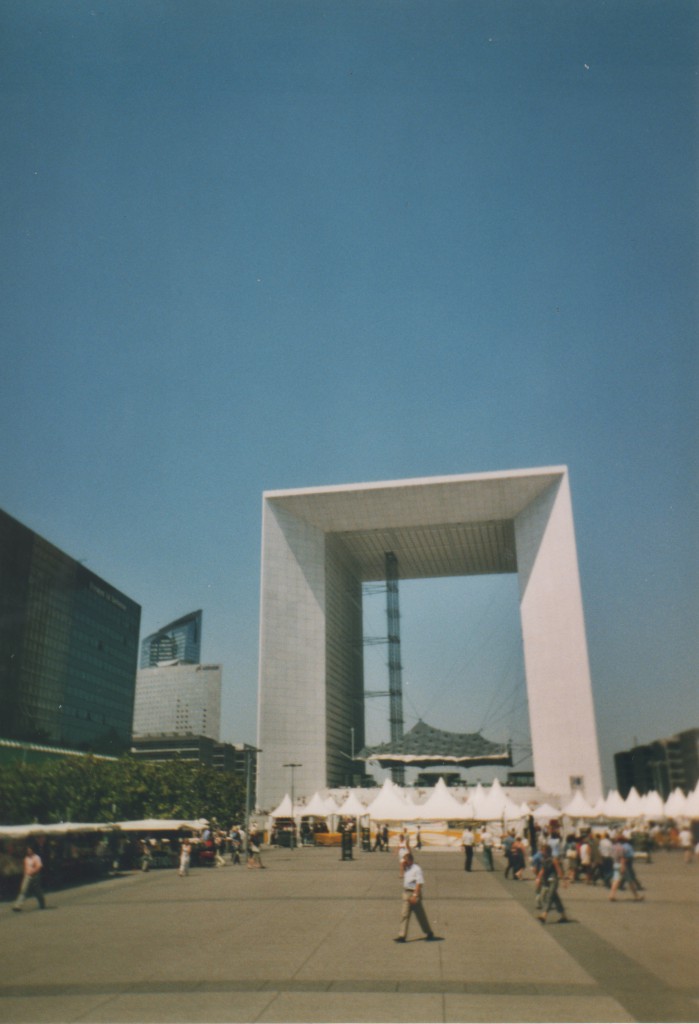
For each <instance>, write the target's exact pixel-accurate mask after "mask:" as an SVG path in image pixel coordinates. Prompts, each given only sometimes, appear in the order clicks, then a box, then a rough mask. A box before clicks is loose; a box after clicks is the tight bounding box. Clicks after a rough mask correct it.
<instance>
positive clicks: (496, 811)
mask: <svg viewBox="0 0 699 1024" xmlns="http://www.w3.org/2000/svg"><path fill="white" fill-rule="evenodd" d="M529 815H533V817H534V818H535V820H541V821H544V820H547V821H550V820H551V819H554V818H559V817H561V816H563V815H564V816H566V817H568V818H573V819H577V820H581V819H582V820H584V819H588V820H600V819H605V818H606V819H612V820H617V819H622V818H624V819H630V820H635V819H638V820H641V819H644V820H646V821H660V820H662V819H663V818H694V819H699V783H698V784H697V787H696V789H695V790H694V791H693V792H692V793H690V794H689V795H688V796H686V795H685V794H684V793H683V792H682V790H680V789H676V790H675V791H674V792H673V793H671V794H670V796H669V797H668V799H667V800H665V801H663V799H662V797H661V796H660V794H659V793H656V792H651V793H647V794H645V795H644V796H641V795H640V794H639V793H638V792H637V791H636V789H632V790H631V791H630V793H629V794H628V796H627V797H626V799H624V798H623V797H622V796H621V795H620V794H619V793H618V792H617V791H616V790H610V792H609V793H608V794H607V797H606V798H600V799H599V800H598V801H597V802H596V803H595V804H590V803H588V801H587V800H586V799H585V797H584V795H583V794H582V792H580V791H579V790H578V791H577V792H576V793H575V794H574V795H573V797H572V798H571V799H570V800H568V801H567V802H566V803H564V804H563V805H562V806H561V807H554V806H553V805H552V804H548V803H544V804H540V805H538V806H536V807H530V805H529V804H527V803H521V804H517V803H515V801H514V800H512V799H511V797H510V796H508V794H507V793H506V792H505V790H504V789H503V787H502V786H501V785H500V783H499V782H498V781H497V779H496V780H495V782H493V784H492V786H490V787H489V788H487V789H486V788H484V787H483V786H481V785H480V783H479V784H478V786H476V787H475V788H474V790H473V792H472V793H469V794H468V796H467V797H466V799H465V800H460V799H458V798H457V797H456V796H455V795H454V793H453V792H452V791H451V790H449V789H448V788H447V786H446V784H445V782H444V779H442V778H440V779H439V781H438V783H437V785H436V786H435V787H434V789H433V790H432V792H431V793H430V794H429V796H428V798H427V800H426V801H425V802H424V803H417V802H415V801H414V800H411V799H409V798H407V797H406V796H405V795H404V793H403V791H402V789H401V788H400V787H399V786H396V785H395V784H394V783H393V782H392V781H391V780H390V779H386V781H385V782H384V784H383V786H382V787H381V789H380V790H379V792H378V794H377V795H376V796H375V797H374V798H373V799H370V800H369V801H368V802H366V803H365V802H363V801H362V800H361V799H360V796H359V795H358V793H357V792H356V791H355V790H350V791H349V792H348V794H347V796H346V798H345V799H344V801H343V802H342V803H340V804H338V803H336V801H335V800H334V799H333V798H332V797H331V796H326V797H323V796H321V794H320V793H315V794H314V795H313V797H312V798H311V799H310V800H309V801H308V803H307V804H295V805H294V807H293V808H292V806H291V799H290V797H289V795H288V793H287V794H286V795H285V797H284V799H283V800H282V801H281V803H280V804H279V806H278V807H277V808H275V810H274V811H272V813H271V817H272V818H295V817H317V818H327V817H352V818H361V817H368V818H369V819H370V820H371V821H382V822H383V821H387V822H388V821H444V820H452V821H459V820H470V821H502V820H505V821H517V820H519V819H522V818H525V817H528V816H529Z"/></svg>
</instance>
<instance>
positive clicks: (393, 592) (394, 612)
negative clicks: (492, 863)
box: [385, 551, 405, 786]
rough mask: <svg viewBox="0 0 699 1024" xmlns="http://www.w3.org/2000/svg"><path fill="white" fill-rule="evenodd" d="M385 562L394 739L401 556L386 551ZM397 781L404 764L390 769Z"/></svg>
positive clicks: (397, 729)
mask: <svg viewBox="0 0 699 1024" xmlns="http://www.w3.org/2000/svg"><path fill="white" fill-rule="evenodd" d="M385 565H386V619H387V623H388V695H389V701H390V704H389V723H390V726H391V743H398V742H399V741H400V740H402V739H403V666H402V664H401V660H400V604H399V600H398V559H397V558H396V556H395V555H394V553H393V552H392V551H387V552H386V556H385ZM391 777H392V779H393V781H394V782H395V783H396V785H399V786H402V785H403V784H404V782H405V768H404V767H403V766H402V765H397V766H396V767H394V768H392V769H391Z"/></svg>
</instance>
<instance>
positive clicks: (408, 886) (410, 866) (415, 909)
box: [394, 850, 434, 942]
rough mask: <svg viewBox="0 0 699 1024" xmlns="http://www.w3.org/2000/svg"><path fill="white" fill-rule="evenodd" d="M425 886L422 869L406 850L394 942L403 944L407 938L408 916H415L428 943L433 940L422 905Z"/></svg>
mask: <svg viewBox="0 0 699 1024" xmlns="http://www.w3.org/2000/svg"><path fill="white" fill-rule="evenodd" d="M424 886H425V876H424V875H423V873H422V868H421V867H420V865H419V864H416V863H415V861H414V860H413V855H412V853H411V852H410V850H408V852H407V853H406V855H405V858H404V860H403V909H402V914H401V919H400V931H399V933H398V935H397V937H396V938H395V940H394V941H395V942H405V940H406V938H407V936H408V924H409V922H410V915H411V914H415V917H416V918H417V922H418V924H419V925H420V928H421V929H422V932H423V934H424V936H425V939H426V940H427V941H428V942H432V941H433V940H434V933H433V931H432V928H431V927H430V922H429V921H428V919H427V914H426V913H425V908H424V906H423V905H422V890H423V888H424Z"/></svg>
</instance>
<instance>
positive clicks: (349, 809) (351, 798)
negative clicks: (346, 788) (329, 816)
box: [334, 790, 367, 818]
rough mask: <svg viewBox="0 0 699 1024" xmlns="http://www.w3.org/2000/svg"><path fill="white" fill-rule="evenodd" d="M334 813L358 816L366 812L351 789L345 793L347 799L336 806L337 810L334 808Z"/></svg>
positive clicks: (352, 816)
mask: <svg viewBox="0 0 699 1024" xmlns="http://www.w3.org/2000/svg"><path fill="white" fill-rule="evenodd" d="M334 813H335V814H339V815H342V816H344V817H347V818H359V817H361V816H362V815H363V814H366V813H367V809H366V807H365V806H364V804H363V803H362V802H361V801H360V800H359V798H358V797H357V794H356V793H355V792H354V790H351V791H350V792H349V793H348V794H347V799H346V800H345V801H344V802H343V803H342V804H341V805H340V806H339V807H338V808H337V810H335V812H334Z"/></svg>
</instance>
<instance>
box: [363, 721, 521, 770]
mask: <svg viewBox="0 0 699 1024" xmlns="http://www.w3.org/2000/svg"><path fill="white" fill-rule="evenodd" d="M356 756H357V758H358V759H359V760H361V761H374V762H377V763H378V764H379V765H380V766H381V767H382V768H390V767H391V766H392V765H397V764H405V765H409V766H410V767H412V768H433V767H435V766H436V765H462V766H463V767H476V766H477V765H488V764H489V765H511V764H512V752H511V750H510V748H509V745H508V744H499V743H492V742H491V741H490V740H487V739H485V737H484V736H481V734H480V733H479V732H472V733H456V732H445V731H444V730H443V729H435V728H433V727H432V726H431V725H427V723H426V722H422V721H419V722H416V723H415V725H414V726H413V727H412V729H411V730H410V732H407V733H406V734H405V736H404V737H403V738H402V739H401V740H398V741H397V742H395V743H382V744H380V745H379V746H377V747H365V748H364V749H363V750H361V751H360V752H359V753H358V754H357V755H356Z"/></svg>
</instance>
